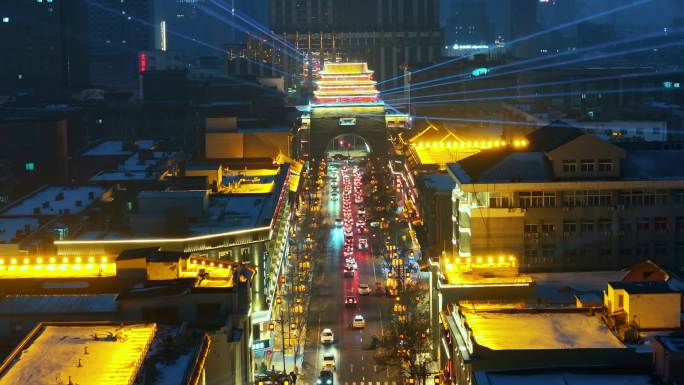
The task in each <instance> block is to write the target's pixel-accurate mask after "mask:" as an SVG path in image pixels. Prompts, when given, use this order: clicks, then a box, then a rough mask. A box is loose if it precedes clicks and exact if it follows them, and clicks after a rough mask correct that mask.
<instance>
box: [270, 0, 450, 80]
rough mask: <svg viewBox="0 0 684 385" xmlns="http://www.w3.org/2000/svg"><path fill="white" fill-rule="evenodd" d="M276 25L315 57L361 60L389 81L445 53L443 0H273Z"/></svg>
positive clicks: (319, 59) (272, 18) (273, 25)
mask: <svg viewBox="0 0 684 385" xmlns="http://www.w3.org/2000/svg"><path fill="white" fill-rule="evenodd" d="M270 1H271V3H270V22H271V28H272V29H273V30H274V31H275V32H276V33H278V34H279V35H281V36H283V37H284V38H285V39H287V41H289V42H291V43H292V44H293V45H295V46H296V47H297V48H298V49H300V50H301V51H303V52H306V53H309V54H310V57H311V58H312V61H313V62H314V63H318V64H316V65H319V64H322V63H324V62H339V61H361V62H368V66H369V67H370V68H374V69H375V71H376V72H375V73H376V78H377V79H378V80H385V79H387V78H391V77H394V76H397V75H401V74H402V69H401V68H402V66H403V65H405V64H409V63H424V62H430V61H433V60H434V59H435V58H436V57H438V56H440V55H441V50H442V44H443V37H442V32H441V29H440V26H439V2H438V1H437V0H422V1H389V0H293V1H289V0H270Z"/></svg>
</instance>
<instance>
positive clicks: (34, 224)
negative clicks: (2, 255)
mask: <svg viewBox="0 0 684 385" xmlns="http://www.w3.org/2000/svg"><path fill="white" fill-rule="evenodd" d="M39 226H40V222H39V221H38V218H34V217H28V218H25V217H16V218H2V217H0V243H2V242H5V243H7V242H12V239H13V238H14V237H15V236H16V235H17V230H19V231H22V232H23V236H26V235H28V234H27V233H26V232H25V231H24V230H29V233H30V232H32V231H35V230H36V229H37V228H38V227H39ZM23 236H22V237H23ZM22 237H19V238H22Z"/></svg>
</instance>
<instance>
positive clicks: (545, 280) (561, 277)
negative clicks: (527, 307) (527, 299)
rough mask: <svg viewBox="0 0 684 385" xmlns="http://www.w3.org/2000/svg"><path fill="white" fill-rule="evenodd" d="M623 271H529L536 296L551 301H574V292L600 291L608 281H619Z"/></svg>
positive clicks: (623, 273) (606, 285)
mask: <svg viewBox="0 0 684 385" xmlns="http://www.w3.org/2000/svg"><path fill="white" fill-rule="evenodd" d="M624 275H625V272H624V271H615V270H607V271H580V272H565V273H530V276H532V279H534V281H535V282H536V283H537V286H536V287H537V297H538V298H542V299H545V300H546V301H547V302H553V303H575V298H574V294H575V292H589V291H598V292H600V291H602V290H605V289H606V288H607V287H608V282H613V281H619V280H621V279H622V277H623V276H624Z"/></svg>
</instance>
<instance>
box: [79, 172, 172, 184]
mask: <svg viewBox="0 0 684 385" xmlns="http://www.w3.org/2000/svg"><path fill="white" fill-rule="evenodd" d="M160 176H161V171H160V172H147V171H104V172H101V173H99V174H97V175H95V176H94V177H92V178H90V181H91V182H110V181H124V180H128V181H131V180H138V181H154V180H158V179H159V178H160Z"/></svg>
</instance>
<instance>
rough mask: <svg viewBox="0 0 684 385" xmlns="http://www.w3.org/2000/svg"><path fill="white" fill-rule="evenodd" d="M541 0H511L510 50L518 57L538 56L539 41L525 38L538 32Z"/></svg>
mask: <svg viewBox="0 0 684 385" xmlns="http://www.w3.org/2000/svg"><path fill="white" fill-rule="evenodd" d="M538 5H539V0H510V14H509V16H510V19H511V21H510V27H511V31H510V35H509V39H508V42H509V43H512V44H511V46H510V48H509V52H510V53H511V54H512V55H513V56H514V57H517V58H528V57H532V56H536V53H537V47H538V45H539V41H538V40H535V39H527V40H525V39H524V38H525V37H527V36H529V35H531V34H533V33H535V32H537V28H538V25H537V7H538Z"/></svg>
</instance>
